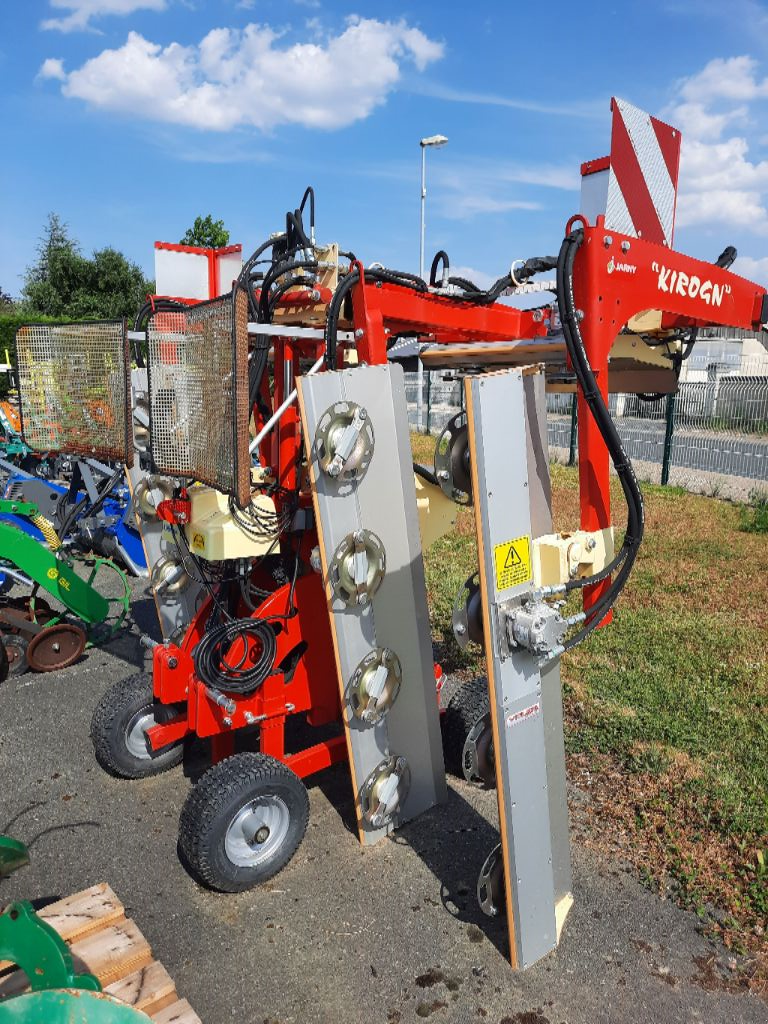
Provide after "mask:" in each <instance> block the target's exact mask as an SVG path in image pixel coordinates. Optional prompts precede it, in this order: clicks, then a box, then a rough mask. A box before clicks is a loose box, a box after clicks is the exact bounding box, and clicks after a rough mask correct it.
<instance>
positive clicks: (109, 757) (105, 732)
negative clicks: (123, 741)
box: [91, 672, 184, 779]
mask: <svg viewBox="0 0 768 1024" xmlns="http://www.w3.org/2000/svg"><path fill="white" fill-rule="evenodd" d="M147 695H149V696H150V697H151V696H152V677H151V676H149V675H148V674H147V673H145V672H138V673H136V674H135V675H132V676H128V677H127V678H126V679H120V680H119V681H118V682H117V683H115V684H114V686H111V687H110V688H109V689H108V690H107V691H106V692H105V693H104V694H103V695H102V697H101V700H100V701H99V703H98V704H97V705H96V707H95V709H94V712H93V717H92V718H91V742H92V743H93V752H94V754H95V755H96V760H97V761H98V763H99V764H100V765H101V767H102V768H103V769H104V771H106V772H108V773H109V774H110V775H114V776H116V777H117V778H120V779H134V778H145V777H147V776H150V775H159V774H160V773H161V772H164V771H167V770H168V769H169V768H173V767H174V766H175V765H177V764H179V763H180V761H181V759H182V757H183V756H184V747H183V744H182V743H179V744H178V746H174V747H173V748H171V750H168V751H167V752H164V754H163V755H161V756H160V757H158V758H156V759H155V760H154V761H151V762H148V764H147V766H146V769H145V770H144V771H143V772H142V773H141V775H136V774H131V773H129V772H128V771H127V770H126V768H125V765H123V764H121V763H120V759H119V758H118V757H116V756H115V750H114V746H113V743H112V737H113V734H114V729H115V727H116V723H117V720H118V719H119V717H120V715H121V714H122V713H123V712H124V711H125V710H126V708H128V707H129V706H130V705H131V704H133V703H134V702H135V701H136V700H137V698H138V697H139V696H141V697H145V696H147ZM171 753H172V754H173V756H172V757H171V756H170V755H171Z"/></svg>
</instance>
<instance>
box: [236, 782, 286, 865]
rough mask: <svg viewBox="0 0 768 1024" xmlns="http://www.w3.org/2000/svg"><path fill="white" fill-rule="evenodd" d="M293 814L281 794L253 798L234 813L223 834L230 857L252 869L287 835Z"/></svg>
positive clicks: (269, 854) (271, 853)
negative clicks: (291, 814)
mask: <svg viewBox="0 0 768 1024" xmlns="http://www.w3.org/2000/svg"><path fill="white" fill-rule="evenodd" d="M290 818H291V816H290V813H289V811H288V807H287V805H286V803H285V802H284V801H283V800H282V799H281V798H280V797H279V796H274V795H272V796H260V797H257V799H255V800H250V801H249V802H248V803H247V804H245V806H243V807H241V808H240V810H239V811H238V812H237V814H235V816H234V818H233V819H232V821H231V822H230V824H229V828H228V829H227V832H226V835H225V837H224V849H225V851H226V854H227V857H228V858H229V860H230V861H231V862H232V863H233V864H236V865H237V866H238V867H244V868H252V867H255V866H256V865H257V864H261V863H262V862H263V861H265V860H267V859H268V858H270V857H271V856H272V855H273V854H274V853H275V852H276V851H277V850H278V849H279V847H280V846H281V845H282V843H283V842H284V840H285V837H286V836H287V835H288V826H289V824H290Z"/></svg>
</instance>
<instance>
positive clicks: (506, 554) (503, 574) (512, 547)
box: [493, 537, 533, 590]
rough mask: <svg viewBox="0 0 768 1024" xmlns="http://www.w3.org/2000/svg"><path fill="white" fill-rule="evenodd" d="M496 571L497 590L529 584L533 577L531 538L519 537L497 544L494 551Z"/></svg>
mask: <svg viewBox="0 0 768 1024" xmlns="http://www.w3.org/2000/svg"><path fill="white" fill-rule="evenodd" d="M493 564H494V567H495V569H496V589H497V590H506V589H507V587H516V586H518V584H520V583H527V582H528V580H529V579H531V577H532V576H533V571H532V569H531V538H530V537H518V538H517V539H516V540H507V541H505V542H504V543H503V544H497V545H496V546H495V547H494V549H493Z"/></svg>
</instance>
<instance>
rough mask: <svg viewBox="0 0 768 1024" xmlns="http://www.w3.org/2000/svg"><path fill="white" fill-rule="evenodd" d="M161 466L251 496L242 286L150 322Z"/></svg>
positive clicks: (155, 457) (240, 498)
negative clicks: (227, 293) (226, 293)
mask: <svg viewBox="0 0 768 1024" xmlns="http://www.w3.org/2000/svg"><path fill="white" fill-rule="evenodd" d="M147 341H148V343H149V360H148V365H149V400H150V446H151V453H152V461H153V463H154V466H155V469H156V470H157V471H159V472H161V473H165V474H167V475H169V476H176V477H183V478H185V479H192V480H199V481H200V482H201V483H205V484H209V485H210V486H211V487H215V488H216V489H217V490H218V491H222V492H224V493H225V494H230V495H232V497H233V498H234V499H235V501H236V502H237V504H238V505H240V506H241V507H244V506H245V505H247V504H248V502H249V500H250V462H251V460H250V456H249V453H248V420H249V416H250V409H249V405H248V299H247V295H246V292H245V290H244V289H242V288H235V289H234V290H233V291H232V293H231V294H229V295H224V296H221V297H219V298H217V299H211V300H210V301H209V302H201V303H199V304H198V305H195V306H190V307H189V308H188V309H184V310H179V311H172V312H158V313H155V314H154V316H153V317H152V318H151V320H150V321H149V325H148V328H147Z"/></svg>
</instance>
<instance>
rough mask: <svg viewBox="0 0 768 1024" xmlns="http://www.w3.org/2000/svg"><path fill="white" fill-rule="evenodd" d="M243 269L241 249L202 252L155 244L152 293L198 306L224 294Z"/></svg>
mask: <svg viewBox="0 0 768 1024" xmlns="http://www.w3.org/2000/svg"><path fill="white" fill-rule="evenodd" d="M242 265H243V247H242V245H227V246H225V247H224V248H221V249H203V248H199V247H198V246H195V245H177V244H176V243H174V242H155V293H156V294H157V295H164V296H168V297H171V298H174V299H185V300H187V301H195V302H201V301H203V300H205V299H215V298H216V297H217V296H218V295H222V294H223V293H224V292H228V291H229V290H230V289H231V288H232V282H233V281H234V279H235V278H236V277H237V275H238V274H239V273H240V269H241V268H242Z"/></svg>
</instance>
